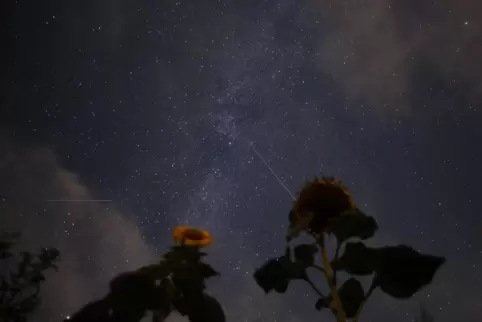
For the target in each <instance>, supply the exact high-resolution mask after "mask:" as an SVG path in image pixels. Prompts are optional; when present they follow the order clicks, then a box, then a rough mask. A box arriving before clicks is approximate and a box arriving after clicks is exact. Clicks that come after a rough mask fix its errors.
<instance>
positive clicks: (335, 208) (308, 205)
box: [290, 177, 355, 234]
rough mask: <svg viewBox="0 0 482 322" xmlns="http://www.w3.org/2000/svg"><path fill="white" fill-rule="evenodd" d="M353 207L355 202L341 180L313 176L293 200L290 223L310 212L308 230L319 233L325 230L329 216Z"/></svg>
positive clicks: (334, 215)
mask: <svg viewBox="0 0 482 322" xmlns="http://www.w3.org/2000/svg"><path fill="white" fill-rule="evenodd" d="M353 208H355V204H354V203H353V200H352V197H351V195H350V193H349V192H348V190H347V189H346V188H345V187H343V185H342V184H341V181H337V180H335V178H333V177H322V178H321V179H319V178H315V179H314V180H312V181H309V182H307V183H306V184H305V185H304V187H303V189H301V192H300V193H299V196H298V198H297V199H296V200H295V202H294V206H293V211H292V213H293V214H292V216H291V219H290V221H291V225H295V224H296V222H297V221H298V220H302V219H303V218H306V216H308V215H310V214H311V216H312V219H311V220H310V223H309V225H308V227H309V230H310V231H311V232H313V233H316V234H321V233H322V232H324V231H325V230H326V226H327V224H328V220H329V219H330V218H333V217H336V216H338V215H340V214H341V213H343V212H345V211H347V210H350V209H353Z"/></svg>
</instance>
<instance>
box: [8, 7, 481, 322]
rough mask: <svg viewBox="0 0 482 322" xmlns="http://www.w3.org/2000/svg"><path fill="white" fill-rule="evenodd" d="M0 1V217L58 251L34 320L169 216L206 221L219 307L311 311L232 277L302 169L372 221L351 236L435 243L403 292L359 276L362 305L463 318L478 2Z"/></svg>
mask: <svg viewBox="0 0 482 322" xmlns="http://www.w3.org/2000/svg"><path fill="white" fill-rule="evenodd" d="M9 5H11V6H10V7H8V8H7V6H9ZM2 6H4V7H5V8H7V9H8V10H10V11H6V10H3V9H2V10H0V11H2V12H4V13H5V12H10V13H11V14H7V15H6V16H5V18H6V19H3V20H4V21H6V22H7V24H8V26H7V28H6V29H3V28H2V29H3V31H2V34H3V35H5V36H6V38H5V39H6V42H4V43H6V44H10V45H8V46H7V48H8V49H7V50H6V53H7V54H8V55H7V56H8V59H4V60H3V61H2V63H1V64H2V70H4V72H3V73H2V76H1V79H2V80H1V84H2V86H1V88H2V89H1V91H2V93H1V96H0V99H1V102H0V103H1V105H0V106H1V111H2V112H1V116H0V156H1V157H0V178H1V179H0V214H1V215H0V226H1V227H2V229H5V230H8V231H15V230H19V231H22V232H23V234H24V236H23V238H22V245H21V246H22V247H27V248H29V249H30V248H31V249H35V248H36V247H40V246H46V245H51V246H55V247H58V248H59V249H60V250H61V252H62V264H61V266H60V268H61V269H60V271H59V272H58V273H55V274H52V275H51V276H49V281H48V282H47V284H46V285H45V289H44V301H43V304H42V307H41V309H40V310H39V311H38V313H37V316H36V319H35V320H36V321H58V320H60V319H61V317H62V316H63V315H67V314H69V313H72V312H73V311H75V310H77V309H78V308H79V307H80V306H81V305H83V304H85V303H86V302H87V301H90V300H92V299H94V298H96V297H98V296H101V295H102V294H104V293H105V292H106V290H107V282H108V281H109V279H110V278H111V277H112V276H114V275H115V274H117V273H119V272H122V271H126V270H131V269H136V268H138V267H140V266H142V265H145V264H149V263H152V262H154V261H156V260H157V258H159V255H160V254H161V253H162V252H164V251H165V250H166V249H167V247H168V246H169V245H170V243H171V241H170V233H169V229H170V228H171V227H173V226H175V225H178V224H186V223H188V224H191V225H196V226H201V227H203V228H205V229H207V230H209V231H210V232H211V233H212V235H213V237H214V244H213V246H211V247H210V248H209V261H210V262H211V263H212V265H213V266H214V267H216V268H217V269H218V270H219V271H220V272H221V274H222V276H221V277H220V278H218V279H214V280H212V281H211V282H210V284H209V290H210V292H211V293H212V294H214V295H215V296H216V297H218V298H219V299H220V301H221V302H222V305H223V306H224V308H225V309H226V312H227V316H228V321H230V322H242V321H250V322H251V321H278V322H298V321H316V320H319V321H321V320H323V321H325V320H326V321H331V316H330V315H329V314H328V313H327V312H321V313H320V312H317V311H315V309H314V303H315V301H316V297H315V296H314V294H313V292H312V291H311V289H309V287H308V286H307V285H305V284H302V283H299V284H297V283H295V284H294V285H293V287H292V288H290V290H289V292H288V293H287V294H285V295H278V294H270V295H268V296H266V295H264V294H263V292H262V291H261V289H259V288H258V287H257V286H256V285H255V282H254V280H253V278H252V273H253V271H254V269H255V268H257V267H259V266H261V265H262V263H263V262H264V261H265V260H266V259H267V258H269V257H273V256H277V255H279V254H280V253H281V252H283V248H284V236H285V231H286V225H287V215H288V212H289V209H290V207H291V202H292V201H291V197H290V195H289V193H288V191H287V190H289V191H290V192H292V193H295V192H296V191H298V190H299V189H300V187H301V185H302V183H303V182H304V180H305V179H307V178H312V177H313V176H315V175H319V174H321V173H323V174H326V175H334V176H336V177H338V178H340V179H342V180H343V182H344V183H345V184H346V185H347V186H348V187H349V189H350V190H351V191H352V192H353V195H354V199H355V201H356V202H357V203H358V204H359V205H360V207H361V208H362V210H364V211H365V212H367V213H369V214H371V215H373V216H374V217H375V218H376V219H377V221H378V223H379V226H380V231H379V233H378V235H377V237H376V238H374V239H373V241H371V244H372V245H383V244H391V245H395V244H398V243H405V244H409V245H412V246H413V247H415V248H416V249H418V250H420V251H422V252H427V253H432V254H435V255H441V256H445V257H447V259H448V261H447V263H446V264H445V265H444V266H443V267H442V268H441V270H440V271H439V272H438V273H437V275H436V277H435V279H434V282H433V284H432V285H431V286H430V287H428V288H426V289H424V290H423V291H421V292H420V293H419V294H417V295H416V296H415V297H414V298H413V299H411V300H407V301H397V300H393V299H391V298H389V297H388V296H385V295H384V294H382V293H381V292H375V294H374V295H373V297H372V298H371V300H370V301H369V302H368V304H367V305H366V308H365V311H364V313H363V314H362V321H385V320H386V319H388V318H390V321H393V322H398V321H413V319H414V318H415V317H416V316H417V315H418V312H419V306H420V305H421V304H423V305H425V306H426V307H427V308H428V309H429V310H430V311H431V312H432V313H433V314H434V316H435V319H436V321H437V322H444V321H467V322H475V321H476V320H478V319H477V318H476V317H477V316H478V317H480V316H482V296H481V295H482V291H481V290H482V276H481V275H482V237H481V236H482V219H481V217H480V209H481V208H482V199H481V198H480V196H479V195H478V194H479V193H481V192H482V190H481V188H480V182H481V180H482V172H481V171H480V165H481V164H482V149H480V146H481V142H482V141H481V140H482V106H481V104H480V102H481V99H482V61H481V60H480V57H482V19H481V17H480V15H481V12H482V4H481V3H480V1H478V0H459V1H455V0H438V1H420V0H406V1H394V0H389V1H386V0H385V1H382V0H373V1H363V2H360V1H356V0H340V1H328V0H299V1H294V0H279V1H271V0H264V1H263V0H244V1H234V0H203V1H192V0H167V1H159V0H157V1H153V0H149V1H127V0H117V1H116V0H104V1H92V0H84V1H75V0H74V1H59V0H52V1H48V2H47V3H45V2H40V1H17V2H16V3H13V1H10V2H9V1H7V2H4V3H3V4H2ZM253 148H254V149H253ZM256 152H258V153H259V155H258V154H257V153H256ZM260 156H261V157H262V158H264V159H265V160H266V162H267V164H268V166H269V167H270V168H272V170H273V171H274V172H275V173H276V175H277V176H279V178H280V179H281V180H282V182H283V183H284V184H285V185H286V188H287V189H285V187H283V186H282V185H281V184H280V183H279V182H278V180H277V179H276V178H275V176H273V174H272V173H271V172H270V170H269V169H268V167H267V166H266V165H265V164H264V163H263V162H262V160H261V158H260ZM67 199H68V200H99V201H98V202H80V201H79V202H56V201H55V200H67ZM49 200H50V201H49ZM103 200H111V201H103ZM169 319H170V321H172V322H173V321H184V320H183V318H181V317H178V316H177V317H176V316H174V317H170V318H169Z"/></svg>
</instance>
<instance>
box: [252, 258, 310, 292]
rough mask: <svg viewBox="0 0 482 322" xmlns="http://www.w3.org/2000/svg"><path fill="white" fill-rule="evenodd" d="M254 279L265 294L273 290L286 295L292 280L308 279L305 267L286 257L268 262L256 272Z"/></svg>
mask: <svg viewBox="0 0 482 322" xmlns="http://www.w3.org/2000/svg"><path fill="white" fill-rule="evenodd" d="M254 279H255V280H256V283H257V284H258V285H259V286H260V287H261V288H262V289H263V290H264V291H265V293H269V292H271V291H272V290H275V291H276V292H278V293H284V292H286V290H287V289H288V285H289V282H290V281H291V280H294V279H306V270H305V266H304V265H302V264H300V263H297V262H293V261H291V259H290V258H289V257H288V256H286V255H285V256H282V257H279V258H274V259H271V260H269V261H267V262H266V263H265V264H264V265H263V266H261V267H260V268H258V269H257V270H256V271H255V273H254Z"/></svg>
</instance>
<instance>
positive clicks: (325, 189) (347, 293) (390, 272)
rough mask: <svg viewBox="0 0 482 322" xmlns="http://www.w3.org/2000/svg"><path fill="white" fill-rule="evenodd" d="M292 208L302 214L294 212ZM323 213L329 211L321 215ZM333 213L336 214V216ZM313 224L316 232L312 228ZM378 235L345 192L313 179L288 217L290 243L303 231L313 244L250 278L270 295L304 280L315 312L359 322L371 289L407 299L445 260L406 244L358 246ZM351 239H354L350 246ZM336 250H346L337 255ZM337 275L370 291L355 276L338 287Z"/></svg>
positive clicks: (371, 220)
mask: <svg viewBox="0 0 482 322" xmlns="http://www.w3.org/2000/svg"><path fill="white" fill-rule="evenodd" d="M302 196H304V199H303V198H301V197H302ZM302 199H303V200H302ZM335 206H336V207H335ZM296 207H298V208H297V209H298V210H299V209H302V210H303V212H302V213H297V209H296ZM325 208H326V209H329V210H330V211H324V209H325ZM335 208H336V209H340V212H339V213H336V212H334V211H333V209H335ZM322 210H323V211H322ZM319 223H323V225H319ZM314 225H315V226H316V227H317V230H315V229H314V228H313V227H314ZM377 231H378V224H377V222H376V220H375V219H374V218H373V217H371V216H368V215H366V214H364V213H363V212H361V211H360V209H358V208H357V207H356V206H355V205H354V204H353V203H352V201H351V196H350V194H349V192H348V191H347V190H346V189H345V188H343V187H342V186H341V185H339V184H338V183H337V182H336V181H334V180H328V181H327V180H317V179H316V180H314V181H312V182H311V183H308V184H307V185H305V187H304V188H303V190H302V191H301V193H300V197H299V198H298V199H297V200H296V201H295V207H293V209H292V210H291V212H290V214H289V230H288V233H287V242H288V243H289V242H290V241H292V240H293V239H294V238H296V237H298V236H299V235H300V233H302V232H305V233H306V234H308V235H310V236H312V237H313V238H314V240H315V244H302V245H298V246H294V261H292V260H291V258H290V252H291V250H290V246H289V245H288V246H287V251H286V254H285V255H284V256H282V257H280V258H276V259H271V260H269V261H267V262H266V263H265V264H264V265H263V266H261V267H260V268H259V269H257V270H256V271H255V273H254V278H255V280H256V282H257V283H258V285H259V286H260V287H261V288H262V289H263V290H264V291H265V292H266V293H268V292H270V291H272V290H275V291H277V292H279V293H284V292H286V290H287V289H288V286H289V283H290V281H291V280H294V279H302V280H305V281H306V282H308V284H309V285H310V286H311V287H312V288H313V289H314V291H315V292H316V293H317V294H318V295H319V296H320V298H319V300H318V301H317V302H316V304H315V308H316V309H317V310H321V309H323V308H330V310H331V311H332V312H333V313H334V314H335V315H336V316H337V321H344V320H345V319H346V318H353V319H354V321H357V320H358V317H359V314H360V312H361V309H362V308H363V305H364V302H365V301H366V300H367V299H368V298H369V297H370V295H371V294H372V292H373V291H374V290H376V289H377V288H379V289H381V290H382V291H383V292H384V293H386V294H388V295H390V296H392V297H395V298H409V297H411V296H413V295H414V294H415V293H416V292H418V291H419V290H420V289H421V288H423V287H424V286H426V285H428V284H430V283H431V281H432V279H433V277H434V275H435V273H436V272H437V270H438V269H439V268H440V267H441V266H442V264H443V263H444V262H445V258H443V257H438V256H433V255H426V254H421V253H419V252H417V251H415V250H414V249H413V248H411V247H409V246H406V245H398V246H390V247H389V246H387V247H381V248H370V247H367V246H366V245H365V244H364V243H363V242H362V241H363V240H366V239H368V238H371V237H373V236H374V235H375V233H376V232H377ZM329 235H331V236H335V237H336V241H337V247H336V252H335V256H334V258H332V259H331V262H330V259H327V252H326V248H325V238H326V236H329ZM352 239H355V240H354V241H350V240H352ZM356 239H358V241H356ZM343 246H344V247H343ZM340 250H344V251H343V254H342V255H341V256H339V252H340ZM318 251H321V252H322V255H323V256H322V259H323V267H320V266H316V264H315V258H316V253H317V252H318ZM308 267H315V268H317V269H318V271H320V272H322V273H323V274H324V275H325V278H326V279H327V283H328V285H329V286H330V293H331V294H329V295H328V296H324V295H323V294H322V293H321V292H320V291H319V289H318V288H317V287H316V285H315V284H314V283H313V282H312V281H311V280H310V279H309V277H308V275H307V274H306V269H307V268H308ZM332 270H333V271H332ZM337 271H344V272H346V273H348V274H351V275H365V276H366V275H373V280H372V284H371V286H370V289H369V290H368V291H367V292H366V293H365V290H364V289H363V287H362V285H361V283H360V282H359V281H358V280H357V279H356V278H355V277H350V278H349V279H348V280H346V281H345V282H344V283H343V284H342V286H341V287H339V288H338V287H337V274H336V273H337Z"/></svg>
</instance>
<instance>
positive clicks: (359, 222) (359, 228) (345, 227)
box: [327, 208, 378, 243]
mask: <svg viewBox="0 0 482 322" xmlns="http://www.w3.org/2000/svg"><path fill="white" fill-rule="evenodd" d="M377 230H378V224H377V222H376V220H375V218H373V217H370V216H367V215H365V214H364V213H363V212H361V211H360V210H359V209H358V208H356V209H354V210H351V211H348V212H345V213H343V214H342V215H340V216H337V217H334V218H332V219H330V221H329V222H328V227H327V231H329V232H331V233H333V234H334V235H335V236H336V238H337V239H338V242H339V243H342V242H344V241H346V240H347V239H349V238H353V237H358V238H360V239H362V240H365V239H368V238H370V237H373V235H374V234H375V232H376V231H377Z"/></svg>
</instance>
